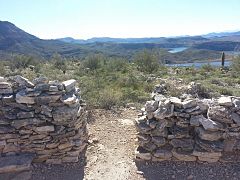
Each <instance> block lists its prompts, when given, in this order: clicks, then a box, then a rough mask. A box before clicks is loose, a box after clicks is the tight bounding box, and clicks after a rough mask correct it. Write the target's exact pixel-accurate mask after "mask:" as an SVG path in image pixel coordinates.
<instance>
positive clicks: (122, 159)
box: [32, 109, 240, 180]
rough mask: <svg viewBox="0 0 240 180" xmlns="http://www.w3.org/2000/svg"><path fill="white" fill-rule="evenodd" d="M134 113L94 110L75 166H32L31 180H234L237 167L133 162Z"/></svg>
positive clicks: (239, 171) (239, 175)
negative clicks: (83, 148)
mask: <svg viewBox="0 0 240 180" xmlns="http://www.w3.org/2000/svg"><path fill="white" fill-rule="evenodd" d="M135 118H137V111H135V110H130V109H127V110H123V111H104V110H94V111H93V112H92V113H90V118H89V124H88V129H89V145H88V148H87V150H86V153H85V157H82V159H81V161H80V162H79V163H75V164H65V165H34V167H33V173H32V180H44V179H45V180H82V179H84V180H138V179H139V180H142V179H146V180H158V179H166V180H167V179H179V180H184V179H187V180H191V179H199V180H208V179H212V180H215V179H218V180H225V179H231V180H237V179H240V164H238V163H231V164H227V163H225V164H222V163H212V164H208V163H197V162H188V163H185V162H160V163H148V162H145V163H144V162H135V160H134V151H135V148H136V129H135V126H134V120H135Z"/></svg>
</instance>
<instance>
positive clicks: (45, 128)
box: [35, 126, 54, 132]
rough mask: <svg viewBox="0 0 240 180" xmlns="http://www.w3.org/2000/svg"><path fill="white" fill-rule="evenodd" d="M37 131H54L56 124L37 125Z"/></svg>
mask: <svg viewBox="0 0 240 180" xmlns="http://www.w3.org/2000/svg"><path fill="white" fill-rule="evenodd" d="M35 130H36V132H53V131H54V126H40V127H37V128H36V129H35Z"/></svg>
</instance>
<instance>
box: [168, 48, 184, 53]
mask: <svg viewBox="0 0 240 180" xmlns="http://www.w3.org/2000/svg"><path fill="white" fill-rule="evenodd" d="M186 49H187V47H178V48H171V49H170V50H169V51H168V52H170V53H178V52H182V51H184V50H186Z"/></svg>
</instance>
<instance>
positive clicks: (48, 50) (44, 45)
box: [0, 21, 240, 62]
mask: <svg viewBox="0 0 240 180" xmlns="http://www.w3.org/2000/svg"><path fill="white" fill-rule="evenodd" d="M178 47H187V48H188V49H187V50H185V51H183V52H180V53H176V54H171V53H169V52H168V51H169V49H171V48H178ZM143 49H159V50H161V51H162V52H163V54H164V58H165V59H166V60H167V61H168V62H178V61H195V60H201V59H213V58H217V57H218V56H219V54H220V52H221V51H234V50H240V32H232V33H229V32H224V33H210V34H206V35H202V36H182V37H159V38H109V37H99V38H91V39H88V40H82V39H73V38H71V37H67V38H61V39H56V40H43V39H40V38H38V37H36V36H34V35H31V34H29V33H27V32H25V31H23V30H21V29H20V28H18V27H17V26H15V25H14V24H12V23H10V22H7V21H0V58H1V59H7V58H9V57H10V56H12V55H14V54H25V55H31V56H37V57H41V58H46V59H48V58H50V57H51V56H52V55H53V54H54V53H59V54H60V55H62V56H63V57H77V58H83V57H85V56H87V55H89V54H91V53H103V54H105V55H107V56H117V57H125V58H129V59H131V58H132V57H133V56H134V55H135V54H136V53H137V52H139V51H142V50H143Z"/></svg>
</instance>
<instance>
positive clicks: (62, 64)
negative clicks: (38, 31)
mask: <svg viewBox="0 0 240 180" xmlns="http://www.w3.org/2000/svg"><path fill="white" fill-rule="evenodd" d="M52 62H53V66H54V67H55V68H56V69H59V70H61V71H62V72H63V73H64V74H65V73H66V70H67V65H66V59H64V58H62V57H61V56H60V55H59V54H54V55H53V57H52Z"/></svg>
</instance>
